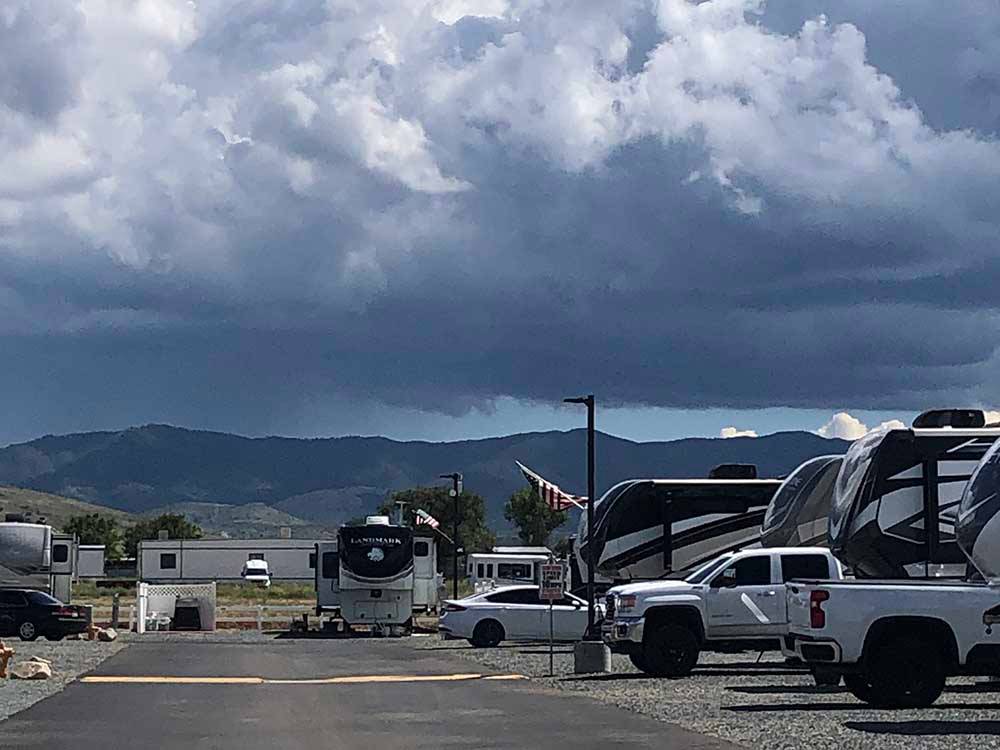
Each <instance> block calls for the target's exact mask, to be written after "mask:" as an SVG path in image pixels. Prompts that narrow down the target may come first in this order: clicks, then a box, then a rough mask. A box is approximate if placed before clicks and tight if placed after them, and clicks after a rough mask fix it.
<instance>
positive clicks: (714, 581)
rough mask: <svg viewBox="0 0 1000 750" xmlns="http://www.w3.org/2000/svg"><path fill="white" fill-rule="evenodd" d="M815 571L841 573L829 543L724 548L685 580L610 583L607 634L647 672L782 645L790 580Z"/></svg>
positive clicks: (681, 671) (677, 669)
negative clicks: (705, 656) (705, 655)
mask: <svg viewBox="0 0 1000 750" xmlns="http://www.w3.org/2000/svg"><path fill="white" fill-rule="evenodd" d="M815 577H822V578H826V579H840V578H842V577H843V571H842V569H841V566H840V563H839V562H838V561H837V559H836V558H834V557H833V555H832V554H831V553H830V550H828V549H826V548H824V547H773V548H769V549H750V550H743V551H741V552H732V553H727V554H723V555H720V556H719V557H717V558H715V559H714V560H712V561H710V562H708V563H706V564H705V565H703V566H701V567H700V568H698V569H696V570H694V571H693V572H691V573H690V574H689V575H688V576H686V577H684V578H682V579H680V580H656V581H646V582H643V583H631V584H627V585H624V586H617V587H615V588H613V589H611V590H610V591H609V592H608V595H607V598H606V611H607V615H606V618H605V621H604V623H603V624H602V637H603V639H604V642H605V643H606V644H607V645H608V646H609V647H610V648H611V650H612V651H614V652H617V653H623V654H627V655H628V656H629V658H630V659H631V660H632V663H633V664H634V665H635V666H636V667H638V668H639V669H640V670H642V671H643V672H646V673H647V674H653V675H659V676H669V677H680V676H683V675H686V674H688V673H690V672H691V670H692V669H693V668H694V666H695V664H696V663H697V661H698V655H699V654H700V653H701V651H733V650H740V649H744V648H756V649H760V650H765V649H774V648H779V647H780V643H781V641H782V639H784V637H785V635H786V632H787V629H788V611H787V604H786V598H785V583H786V582H788V581H794V580H798V579H802V578H815Z"/></svg>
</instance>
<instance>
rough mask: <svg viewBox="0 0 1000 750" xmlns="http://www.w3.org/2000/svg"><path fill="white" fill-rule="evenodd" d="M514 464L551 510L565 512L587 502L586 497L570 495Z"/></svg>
mask: <svg viewBox="0 0 1000 750" xmlns="http://www.w3.org/2000/svg"><path fill="white" fill-rule="evenodd" d="M514 463H516V464H517V468H519V469H520V470H521V473H522V474H524V478H525V479H527V480H528V484H530V485H531V487H532V489H533V490H535V492H537V493H538V496H539V497H540V498H541V499H542V502H543V503H545V504H546V505H548V506H549V507H550V508H552V510H567V509H569V508H570V507H571V506H575V507H577V508H582V507H583V504H584V503H586V502H587V498H586V497H581V496H580V495H571V494H570V493H568V492H564V491H563V490H561V489H559V486H558V485H555V484H553V483H552V482H549V481H547V480H545V479H542V477H541V476H539V475H538V474H536V473H535V472H533V471H532V470H531V469H529V468H528V467H527V466H525V465H524V464H522V463H521V462H520V461H515V462H514Z"/></svg>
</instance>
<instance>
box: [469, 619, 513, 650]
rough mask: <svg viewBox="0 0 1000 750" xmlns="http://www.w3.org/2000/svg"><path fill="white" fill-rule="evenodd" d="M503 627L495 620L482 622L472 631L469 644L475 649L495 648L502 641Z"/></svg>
mask: <svg viewBox="0 0 1000 750" xmlns="http://www.w3.org/2000/svg"><path fill="white" fill-rule="evenodd" d="M504 635H506V634H505V633H504V630H503V625H501V624H500V623H499V622H497V621H496V620H482V621H481V622H479V623H478V624H477V625H476V627H475V630H473V631H472V638H471V639H470V640H469V642H470V643H471V644H472V645H473V646H475V647H476V648H495V647H496V646H499V645H500V641H502V640H503V639H504Z"/></svg>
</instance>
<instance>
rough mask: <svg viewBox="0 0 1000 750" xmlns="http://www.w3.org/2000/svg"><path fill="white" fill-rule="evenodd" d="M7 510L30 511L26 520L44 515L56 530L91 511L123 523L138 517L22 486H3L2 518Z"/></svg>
mask: <svg viewBox="0 0 1000 750" xmlns="http://www.w3.org/2000/svg"><path fill="white" fill-rule="evenodd" d="M8 513H12V514H20V515H24V516H28V515H29V514H30V518H29V519H27V520H34V521H37V520H40V519H42V518H44V519H45V522H46V523H48V524H50V525H52V526H55V527H56V528H57V529H61V528H62V526H63V524H65V523H66V522H67V521H69V520H70V519H71V518H72V517H73V516H82V515H87V514H90V513H100V514H101V515H105V516H111V517H112V518H116V519H117V520H118V521H119V522H120V523H123V524H127V523H130V522H132V521H134V520H135V517H134V516H133V515H132V514H131V513H126V512H125V511H121V510H117V509H115V508H108V507H107V506H103V505H93V504H91V503H85V502H81V501H80V500H74V499H73V498H69V497H60V496H59V495H50V494H48V493H47V492H36V491H34V490H28V489H24V488H22V487H0V520H2V519H3V518H4V517H5V516H6V514H8Z"/></svg>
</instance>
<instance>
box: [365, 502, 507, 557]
mask: <svg viewBox="0 0 1000 750" xmlns="http://www.w3.org/2000/svg"><path fill="white" fill-rule="evenodd" d="M397 501H402V502H405V503H408V505H407V506H406V516H407V518H408V519H409V522H410V524H411V525H414V526H415V525H416V512H417V509H418V508H419V509H421V510H425V511H427V512H428V513H430V514H431V515H432V516H434V518H436V519H437V520H438V521H440V522H441V527H440V529H441V531H443V532H444V533H445V534H447V535H448V536H449V537H450V536H451V535H452V528H453V521H454V518H455V499H454V498H453V497H451V496H450V495H449V494H448V488H447V487H414V488H412V489H409V490H402V491H400V492H394V493H393V494H392V495H390V496H389V498H388V499H387V500H386V501H385V502H383V503H382V505H381V506H380V507H379V513H381V514H382V515H386V516H390V517H394V516H395V512H396V502H397ZM458 542H459V544H460V545H461V546H462V547H463V548H464V549H465V551H466V552H484V551H488V550H489V549H490V548H491V547H493V545H494V544H496V535H495V534H494V533H493V532H492V531H491V530H490V528H489V527H488V526H487V525H486V501H485V500H483V498H482V497H481V496H479V495H477V494H476V493H474V492H465V491H463V492H462V494H461V495H459V497H458ZM445 544H447V542H445Z"/></svg>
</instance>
